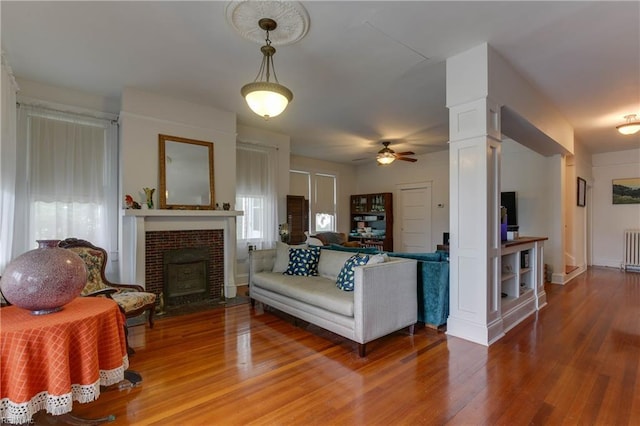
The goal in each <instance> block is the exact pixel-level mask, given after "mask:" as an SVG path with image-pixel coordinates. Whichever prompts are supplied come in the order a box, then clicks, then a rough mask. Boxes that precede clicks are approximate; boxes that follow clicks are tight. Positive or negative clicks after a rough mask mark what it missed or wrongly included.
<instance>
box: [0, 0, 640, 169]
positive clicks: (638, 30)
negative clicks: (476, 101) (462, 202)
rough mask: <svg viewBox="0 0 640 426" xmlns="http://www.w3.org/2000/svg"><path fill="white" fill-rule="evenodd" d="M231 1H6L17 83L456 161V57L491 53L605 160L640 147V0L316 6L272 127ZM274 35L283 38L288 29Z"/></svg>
mask: <svg viewBox="0 0 640 426" xmlns="http://www.w3.org/2000/svg"><path fill="white" fill-rule="evenodd" d="M227 4H228V3H227V2H220V1H196V2H166V1H144V2H93V1H87V2H10V1H4V0H3V1H2V2H1V6H0V7H1V15H2V16H1V17H2V27H1V30H2V39H1V41H2V49H3V50H4V52H5V56H6V58H7V60H8V62H9V64H10V66H11V67H12V68H13V71H14V74H15V75H16V76H18V77H20V78H23V79H27V80H33V81H38V82H42V83H48V84H52V85H57V86H62V87H68V88H73V89H78V90H83V91H86V92H91V93H95V94H99V95H102V96H106V97H108V98H109V99H110V100H111V101H112V102H113V104H114V105H118V103H119V97H120V94H121V93H122V89H123V87H125V86H131V87H136V88H139V89H143V90H148V91H152V92H157V93H160V94H164V95H169V96H173V97H176V98H180V99H184V100H189V101H193V102H196V103H200V104H206V105H210V106H214V107H217V108H220V109H223V110H227V111H232V112H235V113H236V114H237V116H238V122H239V123H240V124H245V125H250V126H255V127H260V128H265V129H269V130H273V131H277V132H282V133H285V134H288V135H290V136H291V143H292V153H293V154H296V155H302V156H308V157H314V158H319V159H325V160H331V161H341V162H345V163H348V164H359V163H357V162H356V163H353V160H356V159H362V158H363V157H369V158H373V157H374V156H375V152H376V151H377V150H378V149H379V148H380V145H379V142H380V141H381V140H392V141H397V143H395V144H393V145H392V148H394V149H396V151H406V150H412V151H415V152H416V153H418V154H422V153H427V152H431V151H437V150H443V149H447V144H446V141H447V139H448V111H447V108H446V107H445V62H444V61H445V59H446V58H447V57H450V56H452V55H455V54H458V53H460V52H463V51H465V50H467V49H469V48H471V47H474V46H477V45H478V44H480V43H483V42H485V41H486V42H488V43H489V44H490V45H492V46H493V48H494V49H495V50H497V51H498V52H499V53H500V54H501V55H502V56H503V57H504V58H505V59H507V61H508V62H510V63H511V64H512V65H513V66H514V67H515V68H516V69H517V70H518V71H519V72H520V73H521V74H522V75H523V76H524V77H525V78H527V79H528V80H529V81H530V82H531V83H533V84H534V85H535V86H537V87H538V88H539V89H540V91H541V92H543V93H544V94H545V95H546V96H547V97H548V98H549V99H550V100H551V101H552V102H553V103H554V104H555V105H556V106H557V107H558V109H559V111H560V112H561V113H562V114H563V115H564V116H565V118H566V119H567V120H568V121H569V122H570V123H571V124H572V125H573V127H574V129H575V135H576V138H577V140H578V141H580V142H581V143H583V144H585V145H586V146H587V147H588V149H589V150H590V151H591V152H593V153H598V152H608V151H618V150H625V149H632V148H638V147H640V134H637V135H635V136H621V135H619V134H617V132H616V131H615V126H616V125H617V124H620V123H622V122H623V116H624V115H626V114H630V113H637V114H638V115H639V116H640V2H637V1H627V2H610V1H604V2H596V1H568V2H538V1H532V2H526V1H512V2H484V1H472V2H457V1H447V2H426V1H410V2H398V1H372V2H365V1H335V2H329V1H308V2H303V5H304V7H305V8H306V9H307V11H308V13H309V17H310V20H311V24H310V29H309V32H308V34H307V35H306V37H305V38H303V39H302V40H301V41H299V42H298V43H296V44H292V45H287V46H281V47H278V49H277V50H278V52H277V54H276V56H275V66H276V70H277V74H278V78H279V80H280V83H282V84H284V85H285V86H287V87H289V88H290V89H291V90H292V91H293V93H294V99H293V102H292V103H291V105H290V106H289V107H288V108H287V110H286V111H285V112H284V113H283V114H282V115H281V116H279V117H276V118H273V119H271V120H270V121H266V122H265V121H264V120H262V119H261V118H259V117H257V116H255V115H254V114H253V113H252V112H250V111H249V109H248V107H247V106H246V104H245V103H244V100H243V99H242V98H241V96H240V87H242V85H244V84H246V83H248V82H250V81H252V80H253V79H254V78H255V75H256V73H257V71H258V66H259V63H260V60H261V53H260V51H259V45H258V44H255V43H252V42H250V41H247V40H246V39H244V38H242V37H240V35H238V34H237V33H236V32H234V30H233V29H232V28H231V27H230V25H229V24H228V23H227V21H226V18H225V8H226V6H227ZM276 31H277V30H276Z"/></svg>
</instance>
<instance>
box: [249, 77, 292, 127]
mask: <svg viewBox="0 0 640 426" xmlns="http://www.w3.org/2000/svg"><path fill="white" fill-rule="evenodd" d="M240 92H241V93H242V96H244V98H245V100H246V101H247V104H248V105H249V108H251V110H252V111H253V112H255V113H256V114H258V115H259V116H261V117H264V118H265V119H268V118H271V117H276V116H278V115H280V114H281V113H282V111H284V110H285V108H287V105H288V104H289V102H291V100H292V99H293V93H291V90H289V89H287V88H286V87H284V86H283V85H281V84H277V83H270V82H254V83H249V84H246V85H244V86H243V87H242V89H241V90H240Z"/></svg>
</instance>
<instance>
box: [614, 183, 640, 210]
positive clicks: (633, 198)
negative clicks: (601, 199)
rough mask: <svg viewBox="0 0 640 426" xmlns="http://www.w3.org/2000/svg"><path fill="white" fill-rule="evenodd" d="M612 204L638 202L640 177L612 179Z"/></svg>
mask: <svg viewBox="0 0 640 426" xmlns="http://www.w3.org/2000/svg"><path fill="white" fill-rule="evenodd" d="M611 190H612V194H613V204H640V178H627V179H613V182H612V188H611Z"/></svg>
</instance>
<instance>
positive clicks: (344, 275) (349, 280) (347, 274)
mask: <svg viewBox="0 0 640 426" xmlns="http://www.w3.org/2000/svg"><path fill="white" fill-rule="evenodd" d="M368 261H369V255H368V254H365V255H358V254H355V255H353V256H351V257H350V258H349V259H347V261H346V262H344V266H343V267H342V269H341V270H340V273H339V274H338V279H337V281H336V286H337V287H338V288H339V289H340V290H344V291H353V285H354V278H355V272H354V270H353V268H355V267H356V266H362V265H366V264H367V262H368Z"/></svg>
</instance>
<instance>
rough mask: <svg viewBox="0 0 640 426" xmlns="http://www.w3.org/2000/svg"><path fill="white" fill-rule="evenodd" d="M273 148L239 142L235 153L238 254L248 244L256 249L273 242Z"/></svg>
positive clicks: (274, 227)
mask: <svg viewBox="0 0 640 426" xmlns="http://www.w3.org/2000/svg"><path fill="white" fill-rule="evenodd" d="M276 154H277V151H276V148H272V147H266V146H259V145H252V144H246V143H238V145H237V153H236V209H238V210H242V211H244V215H243V216H239V217H238V224H237V236H238V252H239V253H238V254H239V255H241V254H242V253H243V252H245V251H246V246H247V245H248V244H252V245H256V246H257V248H268V247H273V246H274V245H275V241H276V239H277V234H278V232H277V231H278V221H277V204H278V203H277V201H278V197H277V181H276V172H277V168H278V164H277V155H276Z"/></svg>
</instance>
